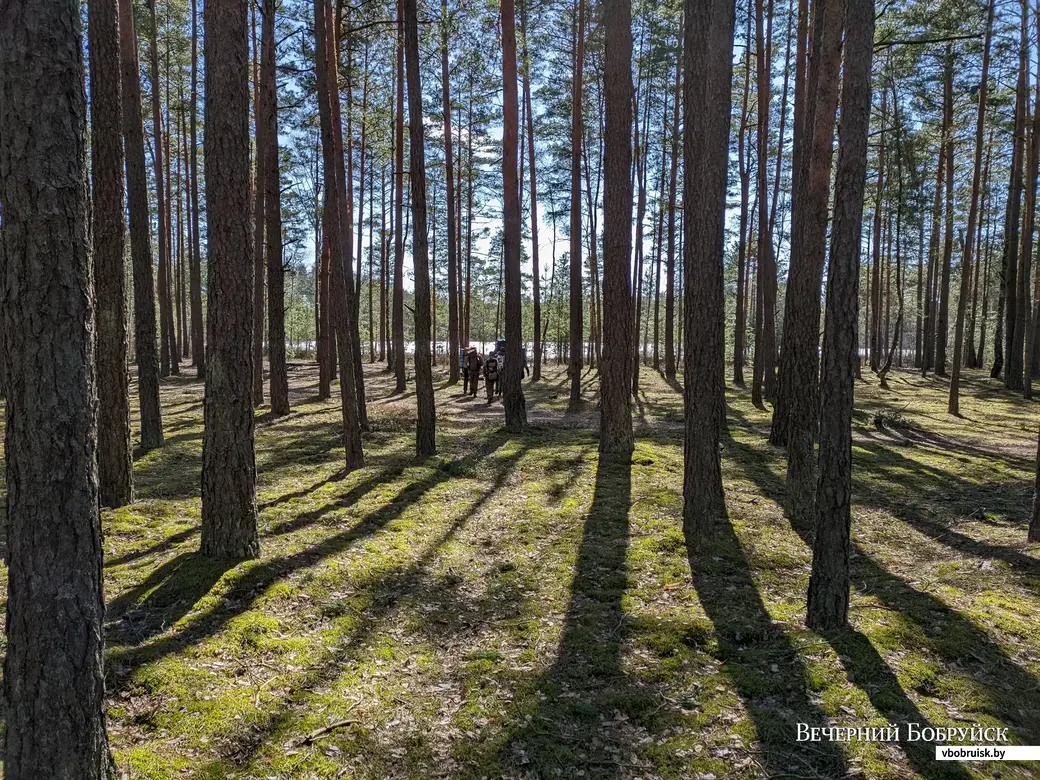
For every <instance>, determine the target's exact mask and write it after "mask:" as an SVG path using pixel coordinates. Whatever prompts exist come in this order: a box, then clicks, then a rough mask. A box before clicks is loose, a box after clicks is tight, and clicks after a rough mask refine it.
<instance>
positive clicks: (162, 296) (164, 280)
mask: <svg viewBox="0 0 1040 780" xmlns="http://www.w3.org/2000/svg"><path fill="white" fill-rule="evenodd" d="M148 9H149V13H150V14H151V22H152V28H151V30H150V36H149V47H148V51H149V59H150V70H149V73H150V78H151V87H152V139H153V142H154V149H153V152H152V162H153V163H154V175H155V211H156V216H157V219H158V228H159V240H158V242H157V243H158V244H159V280H158V281H159V326H160V327H159V337H160V342H159V375H160V376H168V375H169V374H171V373H172V374H177V373H179V370H178V369H176V368H175V366H177V364H178V362H179V359H178V356H177V348H176V343H175V342H176V339H175V338H174V335H173V334H174V323H173V301H172V299H171V296H170V277H171V265H172V263H171V259H170V244H169V235H170V225H169V219H170V212H169V207H168V204H167V197H166V183H167V179H168V177H167V175H166V170H165V168H164V165H163V160H164V156H163V153H164V151H163V120H162V117H163V114H162V100H161V98H160V96H159V47H158V40H157V38H158V29H159V22H158V18H157V17H156V13H155V0H149V2H148Z"/></svg>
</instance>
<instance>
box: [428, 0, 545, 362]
mask: <svg viewBox="0 0 1040 780" xmlns="http://www.w3.org/2000/svg"><path fill="white" fill-rule="evenodd" d="M522 3H523V5H522V6H521V16H520V23H521V25H522V28H521V34H522V36H523V41H524V68H523V90H524V106H525V113H526V114H527V149H528V157H529V158H530V160H531V277H532V278H531V283H532V291H531V292H532V295H533V296H534V301H533V303H532V309H533V311H532V315H533V318H534V344H533V348H532V351H533V353H534V354H533V355H532V358H533V359H534V367H533V368H532V369H531V381H532V382H537V381H538V380H539V379H541V378H542V276H541V273H542V272H541V268H540V266H539V262H538V177H537V166H536V165H535V147H534V107H533V105H532V102H531V57H530V54H529V52H528V48H527V6H528V0H522ZM449 181H450V180H449ZM449 187H450V184H449Z"/></svg>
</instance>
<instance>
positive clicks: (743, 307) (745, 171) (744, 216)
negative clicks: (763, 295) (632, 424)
mask: <svg viewBox="0 0 1040 780" xmlns="http://www.w3.org/2000/svg"><path fill="white" fill-rule="evenodd" d="M750 93H751V14H750V13H748V14H747V27H746V30H745V34H744V92H743V96H742V97H741V101H740V126H739V128H738V129H737V172H738V175H739V178H740V217H739V222H738V227H737V298H736V301H735V304H734V317H733V384H735V385H737V387H743V386H744V359H745V358H744V356H745V352H746V347H745V344H746V340H747V319H746V315H747V303H746V301H745V298H746V297H747V288H746V287H745V286H744V277H745V275H746V272H747V270H746V269H747V263H748V262H749V260H748V256H747V255H748V251H747V249H748V243H749V242H748V231H747V228H748V193H749V190H750V188H751V148H750V147H751V144H750V143H747V134H748V125H749V124H750V122H749V121H748V118H749V116H750V114H749V111H748V98H749V96H750ZM745 147H747V150H746V153H745Z"/></svg>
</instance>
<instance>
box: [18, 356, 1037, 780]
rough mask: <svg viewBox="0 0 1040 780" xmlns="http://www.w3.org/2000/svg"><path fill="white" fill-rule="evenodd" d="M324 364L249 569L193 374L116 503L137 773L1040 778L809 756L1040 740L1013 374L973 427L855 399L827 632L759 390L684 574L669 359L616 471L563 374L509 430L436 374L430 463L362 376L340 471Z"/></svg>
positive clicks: (169, 384)
mask: <svg viewBox="0 0 1040 780" xmlns="http://www.w3.org/2000/svg"><path fill="white" fill-rule="evenodd" d="M441 371H443V366H442V367H441ZM189 373H190V370H189ZM316 379H317V378H316V373H315V371H314V370H313V368H312V367H311V366H308V365H303V364H301V365H296V366H293V367H292V370H291V383H292V389H293V393H292V401H293V411H292V413H291V414H290V415H289V416H288V417H285V418H280V419H273V418H271V417H270V416H269V415H266V414H265V413H264V412H265V410H264V409H260V410H258V412H257V414H258V417H257V434H256V452H257V457H256V460H257V471H258V479H259V495H258V502H259V506H260V532H261V542H262V555H261V557H260V558H259V559H258V560H255V561H249V562H245V563H238V564H233V563H231V562H221V561H212V560H207V559H203V558H201V557H199V555H198V554H197V552H196V550H197V548H198V527H199V522H200V499H199V470H200V465H201V444H202V385H201V384H200V383H198V382H196V381H194V380H192V379H187V378H181V379H172V380H169V381H166V382H165V383H164V385H163V401H164V411H165V426H166V432H167V443H166V446H165V447H163V448H162V449H161V450H158V451H155V452H151V453H148V454H147V455H144V456H141V457H138V458H137V460H136V463H135V468H136V487H137V495H138V501H137V502H136V503H134V504H133V505H132V506H130V507H128V508H124V509H120V510H117V511H105V512H104V514H103V527H104V532H105V541H104V544H105V556H106V566H105V576H106V583H105V585H106V591H107V595H108V599H109V610H108V616H107V625H106V632H107V642H108V650H107V657H106V662H107V667H106V672H107V677H108V689H109V696H110V701H109V715H108V727H109V733H110V739H111V743H112V746H113V749H114V751H115V756H116V761H117V764H118V767H119V775H120V776H121V777H126V778H168V777H199V778H338V777H344V778H384V777H410V778H427V777H442V776H443V777H459V778H481V777H487V778H499V777H537V778H554V777H563V778H574V777H588V778H592V777H612V778H620V777H626V778H627V777H662V778H700V779H701V780H721V779H722V778H750V777H778V778H780V777H786V778H829V777H835V778H836V777H847V776H862V777H870V778H902V777H917V776H920V777H949V778H967V777H969V776H975V777H982V776H987V777H989V776H994V777H1001V776H1003V777H1029V776H1040V769H1038V770H1033V769H1031V767H1030V765H1028V764H1021V765H1014V764H999V765H998V764H959V763H952V762H936V761H935V757H934V745H933V744H930V743H911V742H907V741H905V740H904V742H903V743H871V742H848V743H842V744H836V743H828V742H816V743H805V742H802V743H799V742H797V741H796V734H797V724H798V723H805V724H809V725H810V726H824V725H853V726H869V725H873V726H880V725H884V724H887V723H893V724H906V723H908V722H916V723H919V724H922V725H932V726H970V725H971V724H973V723H978V724H982V725H983V726H1000V727H1006V728H1007V729H1008V734H1009V736H1010V738H1011V739H1012V741H1013V742H1016V743H1018V744H1025V745H1040V550H1038V549H1036V548H1032V549H1031V548H1029V547H1027V546H1026V544H1025V529H1026V522H1027V517H1028V513H1029V508H1030V505H1031V499H1032V490H1033V488H1032V486H1033V474H1034V468H1035V455H1034V453H1035V441H1036V439H1035V436H1036V427H1037V420H1036V413H1035V410H1034V407H1033V406H1031V405H1030V404H1029V403H1027V402H1025V401H1022V400H1019V399H1018V398H1016V397H1013V396H1011V395H1009V394H1006V393H1005V392H1004V390H1003V388H1002V387H1001V386H1000V385H999V383H997V382H994V381H991V380H989V379H988V378H984V377H983V375H982V374H971V375H970V376H969V377H968V379H967V382H966V386H965V388H964V399H963V401H962V410H963V417H961V418H954V417H950V416H949V415H947V414H946V412H945V408H946V389H947V384H946V383H945V382H944V381H943V380H941V379H936V378H931V377H930V378H928V379H921V378H920V377H919V376H917V375H915V374H912V373H909V372H905V373H904V372H899V371H896V372H894V373H893V374H892V375H891V376H890V378H889V384H890V387H889V388H888V389H881V388H879V387H878V385H877V383H876V381H873V380H870V379H868V380H867V381H865V382H863V383H860V384H859V385H858V386H857V399H856V419H855V421H854V427H855V452H854V457H855V474H854V480H855V505H854V511H853V526H854V527H853V558H852V573H853V598H852V610H851V621H852V629H851V630H850V631H847V632H843V633H839V634H834V635H827V636H824V635H820V634H817V633H814V632H812V631H810V630H808V629H807V628H805V626H804V610H805V598H804V595H805V591H806V584H807V579H808V573H809V565H810V560H811V538H809V536H810V532H807V531H806V530H805V529H794V528H792V526H791V524H790V523H789V522H788V521H787V520H786V519H785V517H784V515H783V512H782V511H781V508H780V507H781V506H782V503H783V492H784V456H783V452H782V451H779V450H777V449H775V448H773V447H771V446H769V444H768V443H767V442H766V437H767V433H768V426H769V416H768V413H767V412H764V411H761V410H758V409H756V408H755V407H754V406H752V404H751V402H750V396H749V394H747V393H745V392H743V391H740V390H737V389H734V388H732V387H730V388H729V389H728V398H727V401H728V423H729V425H728V433H727V434H726V436H725V438H724V442H723V465H724V474H725V485H726V491H727V494H726V495H727V502H728V509H729V518H728V522H726V523H724V524H722V525H721V526H720V527H718V528H717V533H716V539H715V540H714V542H713V543H712V544H710V545H707V546H705V547H704V548H702V549H701V550H699V551H698V552H697V554H696V555H695V556H693V557H692V558H691V557H689V556H688V555H687V551H686V548H685V545H684V543H683V537H682V533H681V520H680V515H681V508H682V397H681V394H680V393H679V392H677V390H676V389H675V387H673V386H671V385H669V384H668V383H666V382H664V381H663V380H662V379H660V378H659V377H658V376H657V375H656V374H654V373H653V372H652V371H649V370H644V371H643V374H642V380H643V387H644V390H643V392H642V393H641V394H640V397H639V400H638V403H637V405H636V408H635V414H636V425H637V447H636V452H635V454H634V456H633V457H632V459H631V461H630V462H618V461H603V462H600V461H599V459H598V456H597V452H596V444H597V441H596V435H597V417H596V409H595V403H596V387H597V383H598V380H597V378H596V377H595V375H593V374H587V375H586V377H585V386H586V398H587V399H588V400H587V404H586V408H585V409H584V410H583V411H581V412H578V413H571V414H568V413H567V412H566V400H567V399H566V392H567V391H566V378H565V375H564V374H563V372H562V370H561V369H557V368H556V367H550V368H549V369H548V370H547V372H546V375H545V376H544V378H543V379H542V381H541V382H539V383H537V384H533V385H530V384H527V383H526V382H525V390H526V392H527V396H528V408H529V413H530V419H531V422H532V427H531V431H530V433H529V434H527V435H525V436H521V437H510V436H507V435H506V434H505V433H504V432H503V431H502V428H501V425H502V410H501V405H500V404H499V403H496V404H494V405H491V406H488V405H487V403H486V402H485V401H484V400H483V399H482V398H480V397H479V396H478V399H477V400H470V399H466V398H463V397H462V396H461V388H460V387H459V386H455V387H449V386H447V378H446V375H445V374H444V373H440V372H439V373H438V374H437V375H436V377H435V384H436V387H437V403H438V425H439V428H438V445H439V454H438V456H436V457H434V458H430V459H428V460H426V461H417V460H416V459H415V458H414V455H413V447H414V422H413V420H414V396H412V395H411V394H410V393H409V394H406V395H405V396H403V397H402V396H393V395H392V394H391V389H392V386H391V385H390V384H389V382H388V379H387V375H386V374H384V373H382V371H381V369H380V367H377V366H370V367H369V369H368V373H367V376H366V379H367V383H368V393H369V405H368V409H369V415H370V418H371V422H372V431H371V432H370V433H368V434H366V436H365V448H366V458H367V466H366V467H365V468H364V469H362V470H360V471H357V472H354V473H350V474H344V473H343V455H342V445H341V438H340V435H339V419H340V418H339V411H338V409H339V407H338V405H337V403H336V402H335V400H333V401H329V402H319V401H317V400H316V390H317V387H316ZM336 392H338V389H337V388H335V387H334V398H335V393H336ZM0 584H2V583H0ZM903 734H904V736H905V734H906V728H905V725H904V727H903ZM1033 766H1036V767H1040V764H1035V765H1033ZM1034 771H1035V772H1036V774H1031V772H1034Z"/></svg>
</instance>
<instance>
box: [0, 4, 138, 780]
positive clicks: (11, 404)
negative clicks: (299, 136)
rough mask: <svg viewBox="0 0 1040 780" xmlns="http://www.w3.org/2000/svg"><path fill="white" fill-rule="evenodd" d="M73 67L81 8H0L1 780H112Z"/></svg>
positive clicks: (79, 117) (82, 132)
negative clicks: (2, 389)
mask: <svg viewBox="0 0 1040 780" xmlns="http://www.w3.org/2000/svg"><path fill="white" fill-rule="evenodd" d="M109 3H110V4H109V5H107V6H106V8H105V9H95V8H93V7H91V9H90V10H91V22H92V23H93V22H95V21H97V16H98V15H100V14H104V15H105V18H106V20H108V24H107V28H108V29H107V33H108V36H109V37H108V44H107V47H108V48H107V49H106V50H107V51H109V52H111V51H112V48H114V44H113V41H112V36H114V34H115V29H114V25H115V21H114V15H115V12H114V3H112V0H109ZM95 27H96V25H95ZM82 52H83V41H82V31H81V22H80V6H79V3H77V2H73V0H57V1H56V2H49V3H5V4H3V5H0V107H2V108H0V202H2V203H3V206H4V209H3V230H2V231H0V242H2V243H0V257H2V258H3V263H2V269H0V273H2V284H3V300H4V306H3V337H4V349H3V355H4V358H3V363H4V367H3V368H4V370H3V374H4V377H5V379H6V395H7V419H6V421H5V422H6V425H5V432H4V435H5V448H6V460H7V464H6V466H7V471H6V474H7V484H6V487H7V490H6V493H7V495H6V526H7V528H6V530H7V550H6V556H5V557H6V563H7V567H8V568H7V620H6V622H5V632H6V636H7V643H6V648H5V650H6V654H5V658H4V670H3V671H4V674H3V694H4V710H5V712H4V751H3V752H4V776H5V777H7V778H10V780H37V779H38V778H76V780H80V779H81V778H82V780H100V778H111V777H113V776H114V773H115V767H114V765H113V763H112V757H111V755H110V753H109V749H108V741H107V738H106V736H105V714H104V695H105V678H104V672H103V669H102V663H103V650H104V648H103V637H104V631H103V626H104V617H105V600H104V594H103V588H102V577H101V567H102V544H101V521H100V515H99V510H98V472H97V465H96V463H97V461H96V458H97V445H98V428H97V424H98V420H97V415H98V397H97V388H96V385H95V375H94V356H95V355H94V349H95V347H94V343H95V335H96V334H95V331H94V290H93V288H92V285H91V270H90V247H89V246H88V238H87V236H88V225H87V222H88V216H87V209H88V199H89V196H88V186H89V183H88V182H89V180H88V172H87V102H86V96H85V94H84V89H83V81H84V68H83V54H82ZM95 54H97V55H100V52H95ZM106 64H107V63H106ZM108 93H109V94H108V95H107V99H109V100H111V99H113V94H112V92H111V90H109V91H108ZM115 99H118V97H116V98H115ZM117 114H118V112H117ZM114 122H118V116H116V117H115V118H114ZM116 126H117V127H118V125H116ZM109 132H110V133H111V130H109ZM112 135H115V133H112ZM116 137H117V138H118V136H117V135H116ZM110 141H111V138H107V139H106V142H110ZM112 162H113V161H111V160H108V161H106V165H107V167H109V168H111V165H112Z"/></svg>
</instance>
